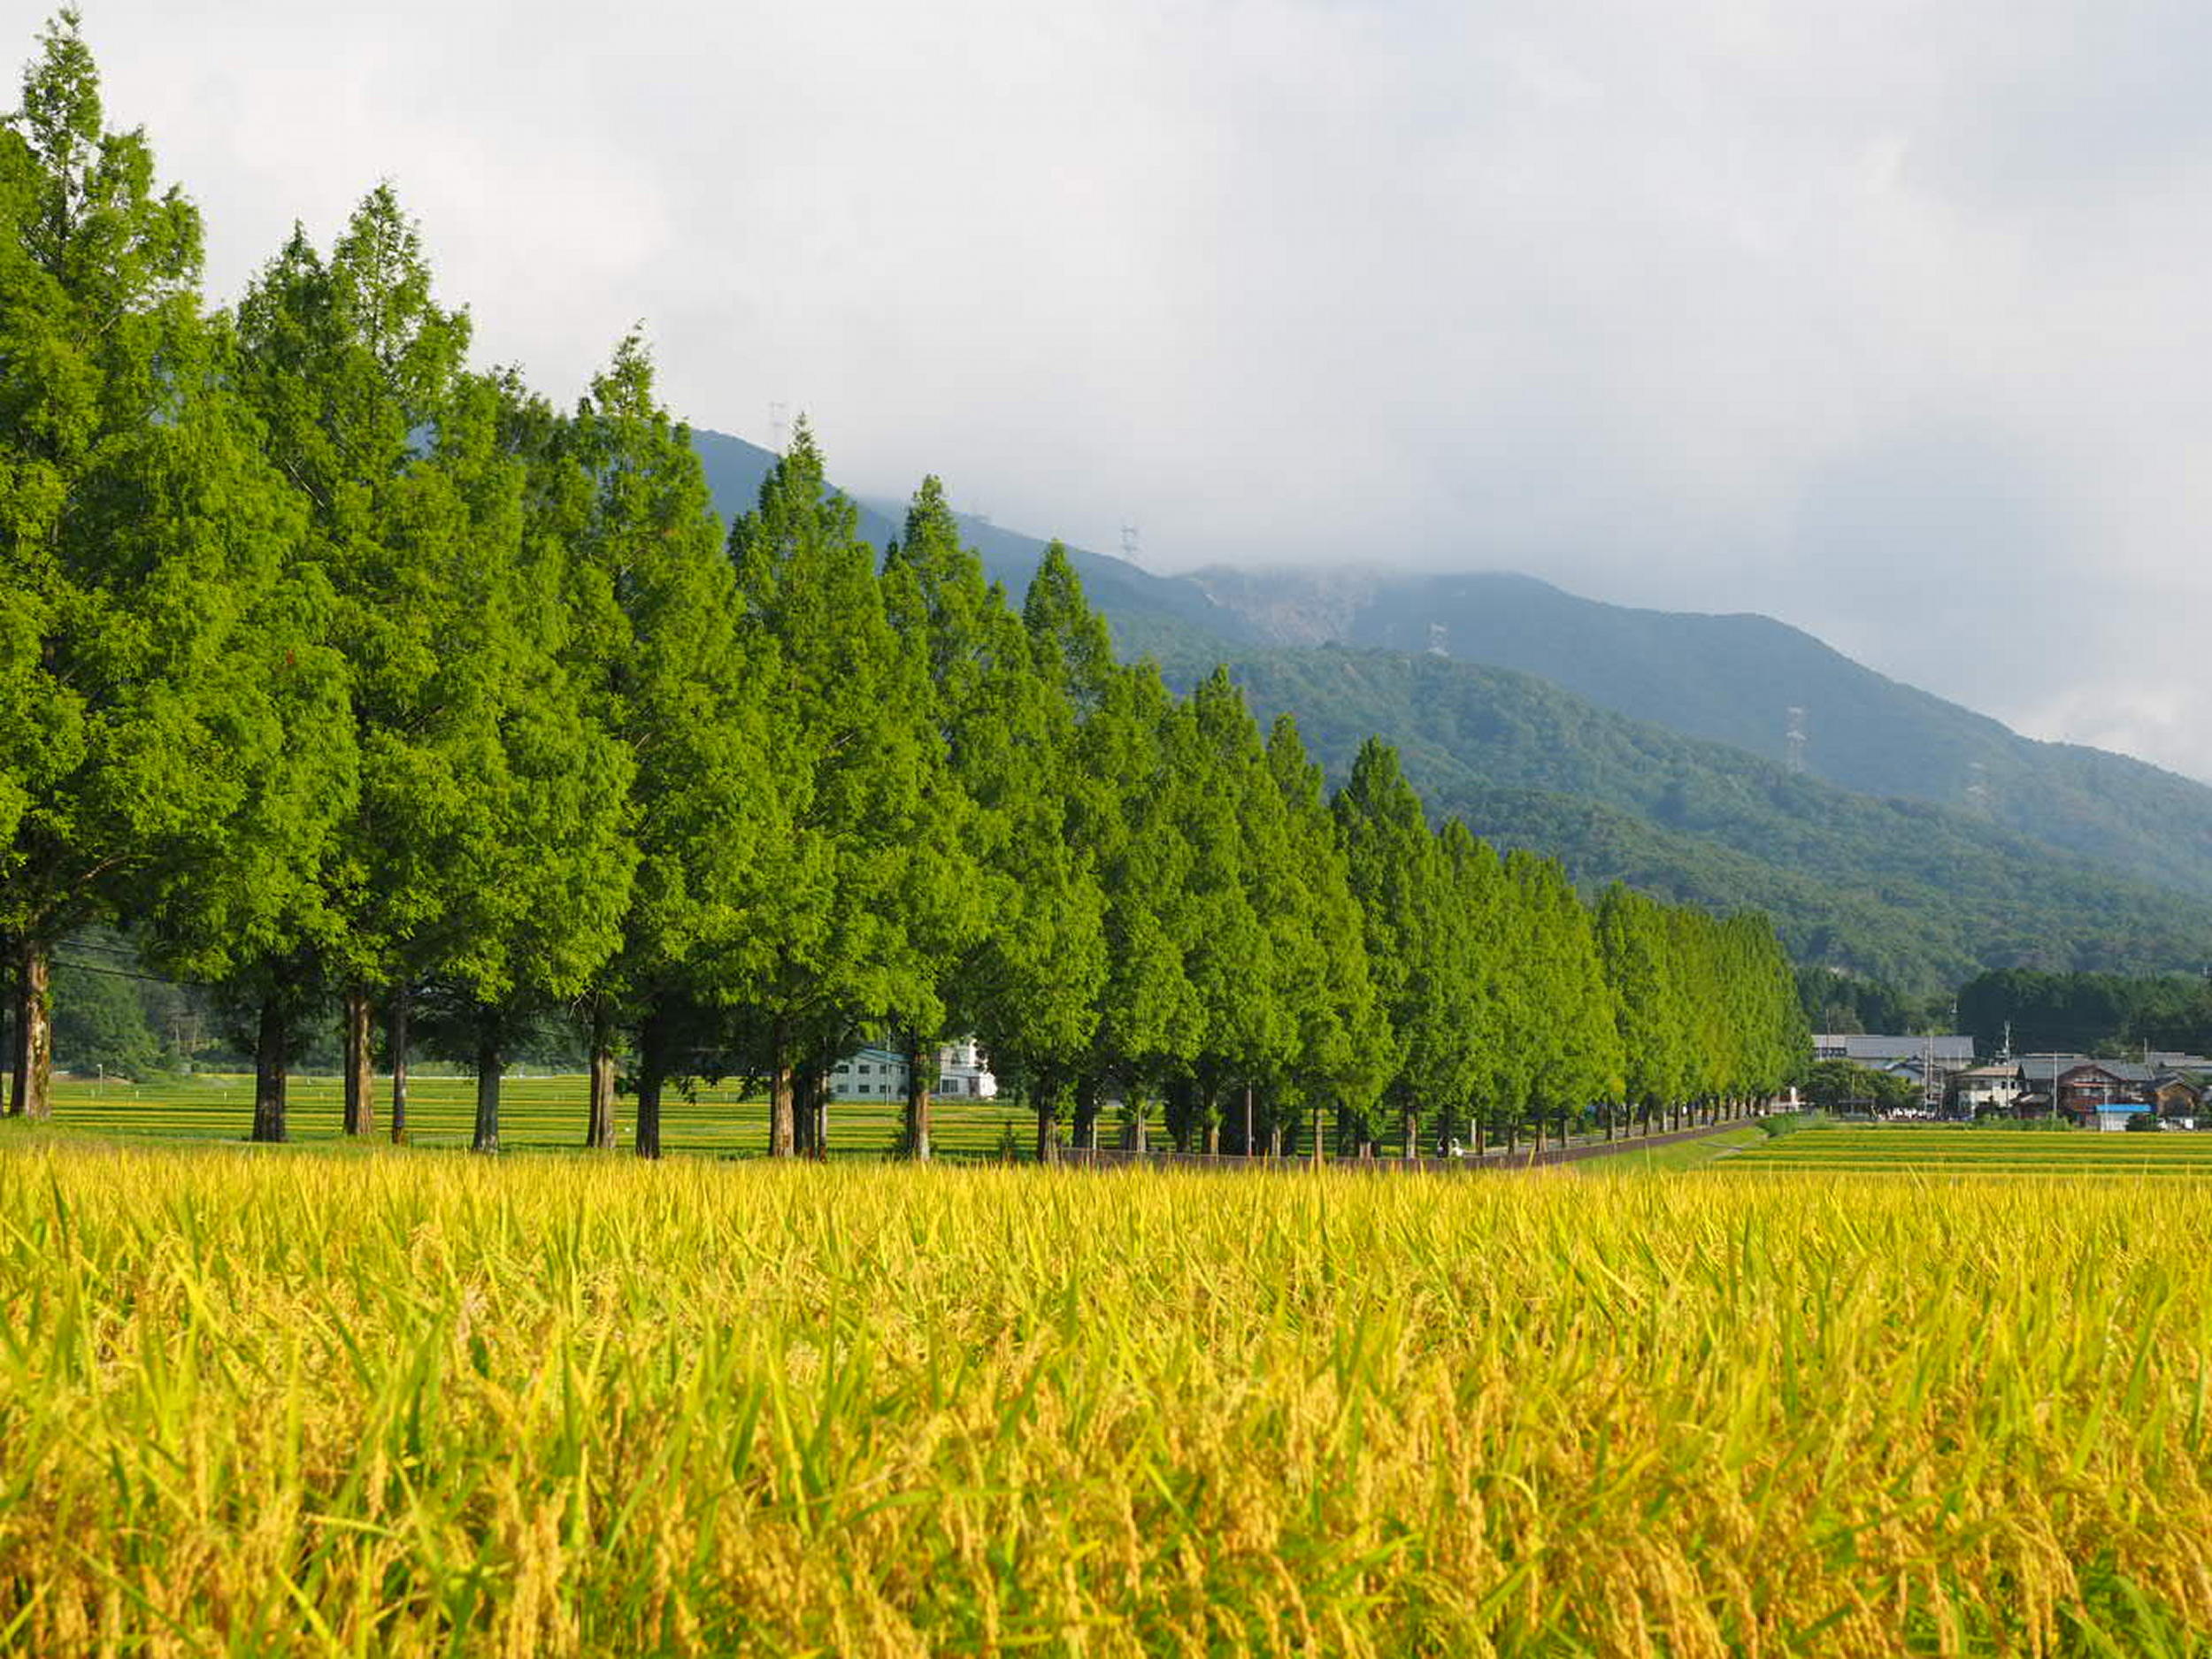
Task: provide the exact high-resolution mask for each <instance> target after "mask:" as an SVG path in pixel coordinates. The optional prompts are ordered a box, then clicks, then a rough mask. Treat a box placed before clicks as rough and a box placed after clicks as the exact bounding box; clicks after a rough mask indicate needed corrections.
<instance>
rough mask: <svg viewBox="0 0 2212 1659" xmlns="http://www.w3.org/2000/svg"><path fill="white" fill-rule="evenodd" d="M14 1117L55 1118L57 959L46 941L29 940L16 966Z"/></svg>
mask: <svg viewBox="0 0 2212 1659" xmlns="http://www.w3.org/2000/svg"><path fill="white" fill-rule="evenodd" d="M8 1115H9V1116H10V1117H11V1118H31V1119H32V1120H34V1121H42V1120H44V1119H46V1118H50V1117H52V1116H53V1115H54V987H53V956H52V953H51V952H50V951H49V950H48V949H47V948H46V946H45V944H44V942H43V941H38V940H27V941H24V943H23V945H22V948H21V949H20V951H19V954H18V955H17V956H16V964H15V1087H14V1092H13V1094H12V1095H11V1096H10V1098H9V1101H8Z"/></svg>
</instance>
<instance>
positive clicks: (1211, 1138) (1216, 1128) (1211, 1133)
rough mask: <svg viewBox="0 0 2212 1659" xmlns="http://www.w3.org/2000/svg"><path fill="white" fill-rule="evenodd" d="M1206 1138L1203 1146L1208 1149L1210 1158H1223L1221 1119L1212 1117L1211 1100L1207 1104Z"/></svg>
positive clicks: (1207, 1152)
mask: <svg viewBox="0 0 2212 1659" xmlns="http://www.w3.org/2000/svg"><path fill="white" fill-rule="evenodd" d="M1206 1111H1207V1118H1206V1138H1205V1141H1203V1143H1202V1144H1203V1145H1204V1147H1205V1148H1206V1156H1208V1157H1210V1158H1217V1157H1219V1156H1221V1119H1219V1118H1216V1117H1214V1116H1213V1115H1212V1113H1213V1102H1212V1101H1211V1100H1209V1101H1208V1102H1206Z"/></svg>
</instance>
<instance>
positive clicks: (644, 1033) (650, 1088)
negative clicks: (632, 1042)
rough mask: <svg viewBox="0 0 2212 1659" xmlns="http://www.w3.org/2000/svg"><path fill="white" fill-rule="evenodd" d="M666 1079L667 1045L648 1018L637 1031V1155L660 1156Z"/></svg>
mask: <svg viewBox="0 0 2212 1659" xmlns="http://www.w3.org/2000/svg"><path fill="white" fill-rule="evenodd" d="M667 1075H668V1055H667V1042H666V1041H665V1039H664V1037H663V1035H662V1032H661V1026H660V1023H659V1021H658V1020H657V1019H656V1018H654V1017H653V1016H652V1015H650V1014H649V1015H647V1016H646V1017H645V1018H644V1019H643V1020H641V1021H640V1022H639V1025H638V1028H637V1155H638V1156H640V1157H641V1158H657V1157H658V1156H660V1155H661V1079H663V1078H664V1077H666V1076H667Z"/></svg>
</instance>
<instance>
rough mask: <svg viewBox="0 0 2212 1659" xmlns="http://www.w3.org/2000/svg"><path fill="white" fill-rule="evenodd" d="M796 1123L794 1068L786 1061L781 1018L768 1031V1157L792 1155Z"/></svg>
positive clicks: (794, 1150)
mask: <svg viewBox="0 0 2212 1659" xmlns="http://www.w3.org/2000/svg"><path fill="white" fill-rule="evenodd" d="M796 1128H797V1125H795V1123H794V1122H793V1120H792V1111H791V1068H790V1067H789V1066H787V1065H786V1064H784V1056H783V1022H782V1021H780V1020H779V1021H777V1022H776V1023H775V1025H773V1026H772V1027H771V1028H770V1030H769V1033H768V1156H770V1157H772V1158H787V1157H790V1156H793V1155H794V1154H795V1152H796V1151H797V1149H798V1148H796V1146H795V1145H794V1141H795V1131H796Z"/></svg>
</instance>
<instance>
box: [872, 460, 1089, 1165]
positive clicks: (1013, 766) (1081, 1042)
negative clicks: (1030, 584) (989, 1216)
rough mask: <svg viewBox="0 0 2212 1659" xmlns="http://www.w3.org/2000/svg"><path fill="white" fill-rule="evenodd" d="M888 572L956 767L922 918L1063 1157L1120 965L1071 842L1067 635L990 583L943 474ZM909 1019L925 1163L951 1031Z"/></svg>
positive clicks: (950, 1003)
mask: <svg viewBox="0 0 2212 1659" xmlns="http://www.w3.org/2000/svg"><path fill="white" fill-rule="evenodd" d="M886 565H887V572H886V577H887V594H888V595H889V598H890V609H891V613H892V618H893V622H894V625H895V626H896V627H897V628H898V630H899V632H900V634H901V637H902V639H904V640H905V641H908V647H909V649H910V650H913V649H919V650H920V651H921V653H922V654H923V655H924V656H925V657H926V660H927V662H928V664H929V674H930V684H931V693H932V702H931V707H932V709H933V713H934V717H935V719H936V721H937V723H938V727H939V735H940V737H941V741H942V742H943V745H944V749H945V754H946V759H947V765H946V785H947V787H944V788H941V789H940V790H939V791H938V792H937V793H936V795H935V796H934V799H935V802H936V803H937V804H936V806H935V809H934V811H935V816H936V818H937V819H938V827H939V828H940V830H941V831H946V832H951V833H953V834H954V835H956V840H955V841H953V843H952V845H951V846H950V847H949V849H948V856H943V857H941V859H939V860H938V861H937V862H936V863H935V864H933V874H934V877H935V881H936V885H934V886H933V887H932V889H930V892H929V894H928V902H926V903H925V904H924V905H923V906H922V908H921V909H920V910H918V912H917V916H916V919H917V921H918V922H919V923H921V924H923V925H924V926H926V927H927V928H928V930H929V932H930V933H931V934H932V935H933V941H934V942H933V946H932V949H933V952H934V954H935V955H936V956H937V959H938V963H939V968H940V972H939V976H938V982H937V991H938V994H939V996H940V998H941V1001H942V1002H943V1005H944V1008H945V1010H946V1011H945V1016H944V1018H945V1019H946V1021H947V1022H948V1023H949V1025H951V1026H953V1027H956V1028H957V1029H958V1030H960V1031H963V1032H966V1033H973V1034H975V1035H977V1036H979V1038H980V1039H981V1040H982V1041H983V1043H984V1044H985V1047H986V1049H987V1052H988V1053H989V1054H990V1055H991V1056H993V1058H994V1060H995V1062H996V1063H997V1064H1001V1065H1002V1067H1005V1068H1007V1069H1010V1070H1011V1071H1015V1072H1018V1074H1020V1075H1021V1076H1023V1077H1024V1078H1025V1079H1029V1080H1030V1082H1031V1084H1032V1087H1030V1090H1029V1097H1030V1101H1031V1104H1032V1105H1033V1107H1035V1108H1036V1109H1037V1114H1038V1140H1037V1149H1038V1156H1040V1157H1041V1158H1043V1157H1048V1156H1050V1155H1051V1150H1052V1147H1053V1144H1054V1140H1053V1135H1054V1118H1055V1116H1056V1106H1057V1103H1058V1102H1059V1100H1060V1098H1061V1096H1062V1094H1064V1085H1065V1084H1066V1083H1067V1082H1068V1081H1069V1080H1071V1078H1072V1077H1073V1074H1074V1072H1075V1071H1076V1069H1077V1066H1078V1062H1079V1059H1080V1057H1081V1056H1082V1055H1083V1053H1084V1051H1085V1049H1086V1048H1087V1044H1088V1042H1089V1039H1090V1036H1091V1033H1092V1030H1093V1028H1094V1025H1095V1023H1096V1018H1097V1012H1096V1000H1097V995H1098V991H1099V988H1100V987H1101V986H1102V983H1103V981H1104V978H1105V972H1106V961H1105V949H1106V946H1105V933H1104V920H1103V915H1102V895H1101V894H1100V891H1099V887H1098V881H1097V878H1096V873H1095V869H1094V863H1093V860H1092V857H1091V856H1090V853H1089V851H1088V850H1087V849H1084V848H1081V847H1079V846H1078V845H1076V844H1074V843H1072V842H1071V841H1070V839H1069V837H1068V835H1067V833H1066V823H1065V818H1066V808H1065V805H1064V790H1065V788H1066V787H1067V784H1068V781H1069V779H1068V771H1069V768H1070V767H1071V764H1073V749H1074V743H1075V734H1076V710H1075V707H1074V704H1073V703H1072V702H1071V699H1070V698H1069V696H1068V695H1066V690H1065V686H1064V680H1063V678H1062V675H1061V671H1060V665H1059V664H1058V662H1057V659H1056V657H1053V656H1051V655H1050V653H1051V652H1053V651H1054V650H1056V641H1054V640H1052V639H1050V638H1046V639H1041V640H1037V641H1033V639H1032V637H1031V635H1030V634H1029V631H1028V629H1027V628H1026V627H1025V626H1024V624H1023V622H1022V620H1021V619H1020V618H1018V617H1016V616H1015V615H1014V614H1013V613H1012V612H1011V611H1010V609H1009V608H1008V605H1007V603H1006V596H1005V595H1004V593H1003V592H1002V590H1000V589H999V588H996V587H995V586H994V585H991V584H988V583H987V582H986V581H985V580H984V576H983V568H982V563H981V561H980V560H979V559H978V558H977V557H976V556H975V554H974V552H973V550H972V549H969V548H968V547H967V546H965V545H964V543H963V542H962V541H961V539H960V533H959V521H958V519H957V518H956V516H955V515H954V513H953V511H952V509H951V505H950V503H949V502H948V500H947V499H946V496H945V493H944V489H943V486H942V485H941V483H940V482H939V481H938V480H936V479H934V478H930V479H926V480H924V481H923V484H922V487H921V488H920V489H919V490H918V491H917V492H916V495H915V497H914V500H913V503H912V505H911V506H910V509H909V511H908V513H907V518H906V525H905V533H904V534H903V536H902V538H901V539H900V540H899V541H897V542H895V544H894V545H893V546H892V548H891V549H889V550H888V552H887V557H886ZM1041 651H1043V652H1046V653H1048V658H1047V661H1046V662H1045V663H1044V664H1040V662H1039V660H1038V657H1039V653H1040V652H1041ZM899 1025H900V1028H901V1030H902V1033H903V1035H904V1037H905V1040H906V1042H907V1045H908V1048H907V1053H908V1065H907V1115H906V1125H905V1133H904V1136H903V1141H904V1144H905V1146H906V1148H907V1150H908V1153H909V1155H910V1156H914V1157H918V1158H926V1157H927V1156H929V1082H930V1075H929V1073H930V1068H929V1064H928V1061H929V1060H930V1058H931V1057H932V1056H931V1054H930V1050H931V1049H933V1047H934V1041H933V1040H934V1038H935V1037H936V1035H938V1033H932V1032H929V1031H926V1030H924V1029H923V1028H922V1027H921V1026H920V1025H919V1024H918V1022H917V1021H916V1020H914V1019H913V1018H910V1017H906V1016H903V1015H902V1018H901V1019H900V1021H899Z"/></svg>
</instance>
